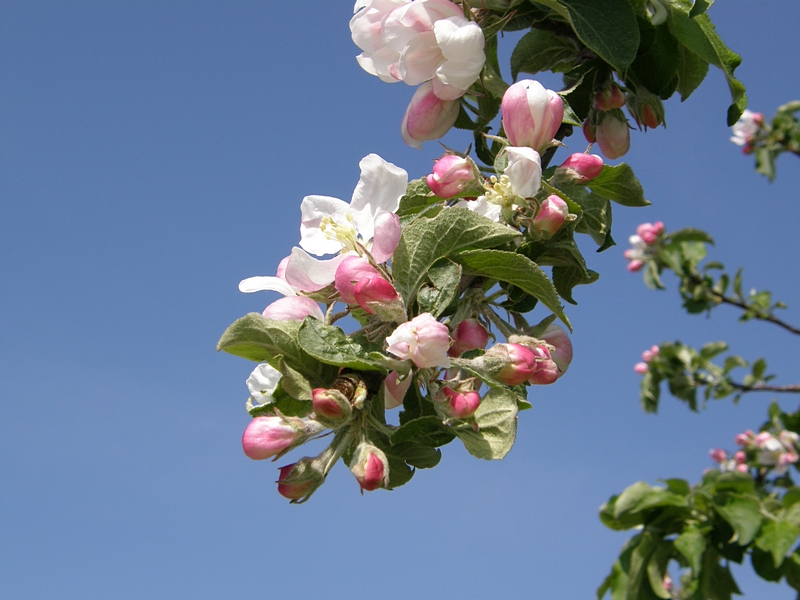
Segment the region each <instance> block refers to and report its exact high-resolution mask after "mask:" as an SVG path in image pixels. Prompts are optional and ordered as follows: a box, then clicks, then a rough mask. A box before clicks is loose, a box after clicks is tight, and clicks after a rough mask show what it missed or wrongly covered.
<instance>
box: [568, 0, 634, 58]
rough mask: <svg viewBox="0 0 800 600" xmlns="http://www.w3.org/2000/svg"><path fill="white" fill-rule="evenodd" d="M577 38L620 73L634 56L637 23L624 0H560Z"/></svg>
mask: <svg viewBox="0 0 800 600" xmlns="http://www.w3.org/2000/svg"><path fill="white" fill-rule="evenodd" d="M560 3H561V4H562V5H563V6H564V7H566V9H567V11H568V12H569V17H570V21H571V22H572V27H573V29H575V33H576V34H577V35H578V38H579V39H580V40H581V41H582V42H583V43H584V44H586V46H588V47H589V48H590V49H591V50H593V51H594V52H596V53H597V54H598V55H599V56H600V57H601V58H602V59H603V60H605V61H606V62H607V63H608V64H610V65H611V66H612V67H614V68H615V69H616V70H617V71H619V72H620V73H624V72H625V70H626V69H627V68H628V66H629V65H630V64H631V63H632V62H633V59H634V58H636V52H637V50H638V49H639V26H638V25H637V23H636V15H635V14H634V12H633V7H632V6H631V5H630V3H629V2H628V1H627V0H561V2H560Z"/></svg>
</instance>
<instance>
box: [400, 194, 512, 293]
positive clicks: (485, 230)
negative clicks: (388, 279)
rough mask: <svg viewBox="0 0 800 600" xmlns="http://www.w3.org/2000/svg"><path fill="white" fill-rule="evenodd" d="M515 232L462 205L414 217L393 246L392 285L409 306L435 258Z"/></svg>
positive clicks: (507, 238) (486, 244) (487, 244)
mask: <svg viewBox="0 0 800 600" xmlns="http://www.w3.org/2000/svg"><path fill="white" fill-rule="evenodd" d="M519 235H520V234H519V232H517V231H514V230H513V229H511V228H510V227H506V226H505V225H501V224H499V223H495V222H494V221H492V220H490V219H487V218H486V217H483V216H481V215H478V214H475V213H474V212H472V211H469V210H467V209H466V208H448V209H445V210H443V211H442V212H440V213H439V214H438V215H436V216H435V217H434V218H432V219H424V218H421V219H418V220H416V221H414V222H413V223H411V224H410V225H408V226H406V227H405V228H404V229H403V234H402V236H401V237H400V243H399V244H398V246H397V249H396V250H395V253H394V258H393V260H392V274H393V275H394V280H395V281H394V282H395V287H396V288H397V290H398V292H400V295H401V296H402V297H403V300H404V301H405V303H406V306H409V305H410V304H411V301H412V300H413V298H414V295H415V294H416V293H417V290H418V289H419V286H420V285H421V284H422V282H423V281H424V279H425V278H426V277H427V275H428V272H429V270H430V268H431V266H432V265H433V264H434V263H436V262H437V261H439V260H441V259H442V258H445V257H447V256H451V255H453V254H455V253H457V252H460V251H462V250H466V249H469V248H489V247H492V246H498V245H500V244H503V243H505V242H508V241H511V240H512V239H514V238H516V237H519Z"/></svg>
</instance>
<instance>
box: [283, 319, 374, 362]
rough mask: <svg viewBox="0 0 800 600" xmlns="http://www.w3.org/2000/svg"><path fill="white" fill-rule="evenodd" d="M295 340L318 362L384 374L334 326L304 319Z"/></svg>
mask: <svg viewBox="0 0 800 600" xmlns="http://www.w3.org/2000/svg"><path fill="white" fill-rule="evenodd" d="M297 339H298V341H299V342H300V345H301V346H302V347H303V350H305V351H306V352H308V354H309V355H311V356H313V357H314V358H316V359H317V360H319V361H320V362H324V363H326V364H329V365H335V366H337V367H350V368H351V369H358V370H361V371H381V372H383V373H386V369H385V368H384V367H383V365H382V364H381V363H380V362H378V361H376V360H375V359H373V358H372V357H370V356H369V353H368V352H367V351H366V350H364V349H363V348H362V347H361V346H360V345H359V344H357V343H355V342H354V341H352V340H351V339H350V338H349V337H347V335H346V334H345V332H344V331H342V329H341V328H339V327H336V326H335V325H325V324H324V323H322V322H321V321H317V320H316V319H306V320H305V321H304V322H303V325H302V326H301V327H300V331H299V332H298V334H297Z"/></svg>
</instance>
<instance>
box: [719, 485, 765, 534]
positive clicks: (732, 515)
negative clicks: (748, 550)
mask: <svg viewBox="0 0 800 600" xmlns="http://www.w3.org/2000/svg"><path fill="white" fill-rule="evenodd" d="M714 508H715V510H716V511H717V513H718V514H719V516H721V517H722V518H723V519H725V520H726V521H727V522H728V524H729V525H730V526H731V527H732V528H733V531H734V537H733V539H732V540H731V541H732V542H737V543H738V544H739V545H740V546H746V545H747V544H749V543H750V542H752V541H753V539H754V538H755V537H756V534H757V533H758V530H759V528H760V527H761V512H760V510H759V505H758V500H756V499H755V498H753V497H751V496H743V495H730V496H729V497H728V498H727V500H726V501H725V503H724V504H723V505H722V506H719V505H716V506H715V507H714Z"/></svg>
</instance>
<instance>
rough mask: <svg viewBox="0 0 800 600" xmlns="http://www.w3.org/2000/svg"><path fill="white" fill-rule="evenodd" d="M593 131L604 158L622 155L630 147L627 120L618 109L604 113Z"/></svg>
mask: <svg viewBox="0 0 800 600" xmlns="http://www.w3.org/2000/svg"><path fill="white" fill-rule="evenodd" d="M594 133H595V137H596V138H597V145H598V146H600V151H601V152H602V153H603V154H604V155H605V157H606V158H610V159H612V160H613V159H615V158H619V157H620V156H624V155H625V154H627V152H628V150H629V149H630V147H631V133H630V130H629V129H628V120H627V119H626V118H625V116H624V115H623V114H622V112H621V111H620V110H618V109H617V110H612V111H610V112H607V113H605V114H604V115H603V120H602V121H600V124H599V125H598V126H597V129H596V130H595V132H594Z"/></svg>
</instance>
